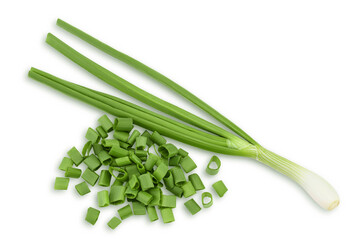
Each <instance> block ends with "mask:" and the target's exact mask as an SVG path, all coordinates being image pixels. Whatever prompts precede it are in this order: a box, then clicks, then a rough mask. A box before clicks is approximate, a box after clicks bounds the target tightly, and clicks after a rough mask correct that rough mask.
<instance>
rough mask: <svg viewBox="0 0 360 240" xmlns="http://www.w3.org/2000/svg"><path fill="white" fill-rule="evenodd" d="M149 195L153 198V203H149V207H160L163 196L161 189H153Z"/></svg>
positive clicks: (149, 191)
mask: <svg viewBox="0 0 360 240" xmlns="http://www.w3.org/2000/svg"><path fill="white" fill-rule="evenodd" d="M148 193H150V194H151V196H152V197H153V198H152V200H151V202H150V203H149V206H159V205H160V201H161V196H162V192H161V189H160V188H158V187H156V188H151V189H149V190H148Z"/></svg>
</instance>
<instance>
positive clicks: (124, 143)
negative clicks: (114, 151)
mask: <svg viewBox="0 0 360 240" xmlns="http://www.w3.org/2000/svg"><path fill="white" fill-rule="evenodd" d="M120 147H122V148H124V149H128V148H129V147H130V145H129V144H127V143H126V142H120Z"/></svg>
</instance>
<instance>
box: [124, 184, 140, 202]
mask: <svg viewBox="0 0 360 240" xmlns="http://www.w3.org/2000/svg"><path fill="white" fill-rule="evenodd" d="M138 193H139V189H132V188H131V187H130V186H127V187H126V190H125V196H126V197H127V198H128V200H129V199H135V198H136V197H137V195H138Z"/></svg>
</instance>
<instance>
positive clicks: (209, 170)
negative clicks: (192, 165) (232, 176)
mask: <svg viewBox="0 0 360 240" xmlns="http://www.w3.org/2000/svg"><path fill="white" fill-rule="evenodd" d="M213 164H215V165H216V167H215V168H213V166H212V165H213ZM220 166H221V161H220V159H219V158H218V157H217V156H212V157H211V159H210V162H209V163H208V165H207V167H206V172H207V173H208V174H210V175H216V174H217V173H218V172H219V170H220Z"/></svg>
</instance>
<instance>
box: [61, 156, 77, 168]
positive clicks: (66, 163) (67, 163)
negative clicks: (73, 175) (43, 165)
mask: <svg viewBox="0 0 360 240" xmlns="http://www.w3.org/2000/svg"><path fill="white" fill-rule="evenodd" d="M73 164H74V163H73V161H72V160H71V159H70V158H68V157H64V158H63V159H62V161H61V163H60V166H59V169H60V170H62V171H66V169H67V168H68V167H72V165H73Z"/></svg>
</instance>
